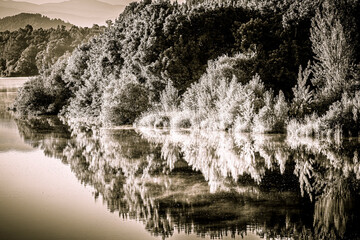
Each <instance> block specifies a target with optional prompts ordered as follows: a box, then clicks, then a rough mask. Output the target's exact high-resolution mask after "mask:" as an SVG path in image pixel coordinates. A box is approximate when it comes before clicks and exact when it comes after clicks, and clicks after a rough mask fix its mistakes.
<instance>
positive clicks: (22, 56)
mask: <svg viewBox="0 0 360 240" xmlns="http://www.w3.org/2000/svg"><path fill="white" fill-rule="evenodd" d="M104 28H105V27H99V26H98V25H94V26H93V27H92V28H79V27H76V26H72V27H71V28H70V29H66V26H64V25H61V26H57V27H56V28H50V29H45V28H39V29H34V28H33V26H31V25H26V26H25V27H24V28H20V29H18V30H17V31H12V32H10V31H4V32H0V76H7V77H13V76H34V75H38V74H39V73H44V74H45V72H46V71H45V70H47V69H49V68H50V67H51V66H52V65H53V64H54V63H55V62H56V61H57V60H58V58H59V57H61V56H63V55H64V54H65V53H67V52H69V53H70V52H72V50H73V49H74V48H75V47H77V46H78V45H79V44H81V43H82V42H87V41H88V40H89V39H90V38H91V37H92V36H94V35H97V34H100V33H102V32H103V31H104Z"/></svg>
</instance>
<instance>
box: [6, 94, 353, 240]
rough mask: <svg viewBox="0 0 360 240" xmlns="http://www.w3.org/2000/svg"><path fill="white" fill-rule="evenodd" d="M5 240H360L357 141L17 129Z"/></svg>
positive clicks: (25, 123) (11, 125) (23, 124)
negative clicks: (202, 239)
mask: <svg viewBox="0 0 360 240" xmlns="http://www.w3.org/2000/svg"><path fill="white" fill-rule="evenodd" d="M15 96H16V93H15V92H12V91H11V90H8V91H0V239H124V240H125V239H201V238H206V239H264V238H265V239H360V220H359V218H360V209H359V205H358V204H357V203H358V201H359V187H360V184H359V183H360V181H359V180H360V162H359V159H358V155H359V140H358V139H345V140H343V141H342V142H336V143H335V142H332V141H331V140H328V139H323V140H320V139H309V138H291V137H286V136H284V135H246V134H230V133H224V132H205V131H192V132H188V131H170V130H154V129H132V128H128V129H95V128H92V129H91V128H87V127H84V126H67V125H64V124H63V123H62V122H61V121H60V120H59V119H57V118H55V117H51V118H36V119H30V120H15V119H14V118H13V117H12V115H11V114H10V113H9V112H7V111H6V106H8V105H10V104H11V102H12V101H13V100H14V98H15Z"/></svg>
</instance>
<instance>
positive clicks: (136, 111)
mask: <svg viewBox="0 0 360 240" xmlns="http://www.w3.org/2000/svg"><path fill="white" fill-rule="evenodd" d="M134 79H135V78H134V77H133V76H132V75H131V74H123V75H122V76H121V78H120V79H112V80H111V81H110V84H109V85H108V87H107V88H106V89H105V92H104V95H103V106H102V113H101V119H102V122H103V123H104V125H106V126H113V125H122V124H132V123H133V122H134V121H135V119H136V118H137V117H139V116H140V115H141V113H142V112H144V111H146V110H147V109H148V108H149V106H150V103H149V91H148V89H146V88H145V87H144V86H143V85H141V84H140V83H138V82H136V81H135V80H134Z"/></svg>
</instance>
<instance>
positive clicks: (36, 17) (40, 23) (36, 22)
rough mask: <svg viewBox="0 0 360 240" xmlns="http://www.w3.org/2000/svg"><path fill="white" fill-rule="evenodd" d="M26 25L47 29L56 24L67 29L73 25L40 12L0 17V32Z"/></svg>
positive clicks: (55, 26) (14, 29)
mask: <svg viewBox="0 0 360 240" xmlns="http://www.w3.org/2000/svg"><path fill="white" fill-rule="evenodd" d="M26 25H31V26H32V27H33V29H39V28H42V29H49V28H57V26H65V27H66V28H67V29H69V28H71V27H72V26H73V25H72V24H70V23H66V22H64V21H63V20H61V19H50V18H48V17H46V16H42V15H41V14H34V13H20V14H17V15H14V16H8V17H4V18H1V19H0V32H5V31H10V32H13V31H16V30H18V29H19V28H24V27H25V26H26Z"/></svg>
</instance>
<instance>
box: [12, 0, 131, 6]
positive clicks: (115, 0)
mask: <svg viewBox="0 0 360 240" xmlns="http://www.w3.org/2000/svg"><path fill="white" fill-rule="evenodd" d="M13 1H16V2H30V3H35V4H42V3H57V2H65V1H66V0H13ZM99 1H101V2H106V3H110V4H119V5H127V4H128V3H130V2H134V1H135V0H99Z"/></svg>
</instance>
